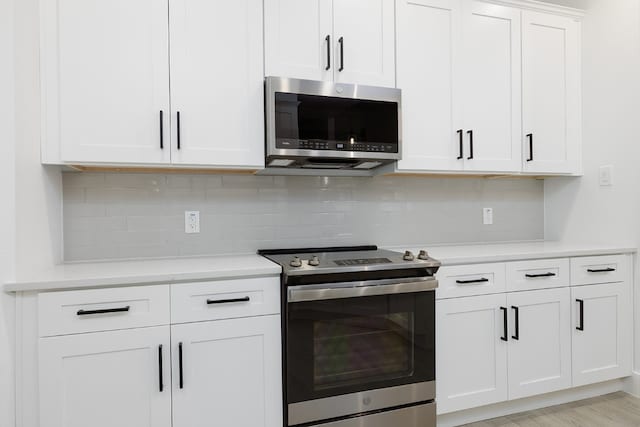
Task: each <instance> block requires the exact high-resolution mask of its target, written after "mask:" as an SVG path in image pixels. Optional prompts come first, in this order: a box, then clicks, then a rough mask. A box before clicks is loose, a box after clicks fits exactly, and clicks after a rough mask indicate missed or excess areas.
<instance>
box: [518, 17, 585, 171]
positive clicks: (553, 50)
mask: <svg viewBox="0 0 640 427" xmlns="http://www.w3.org/2000/svg"><path fill="white" fill-rule="evenodd" d="M579 28H580V24H579V23H578V22H576V21H574V20H573V19H571V18H566V17H560V16H555V15H548V14H543V13H537V12H531V11H524V12H522V64H523V69H522V75H523V137H524V143H525V147H524V150H523V151H524V171H525V172H532V173H568V172H573V173H576V172H579V170H578V169H579V156H580V149H579V148H580V138H581V132H580V129H581V127H582V123H581V107H580V105H581V99H580V84H581V83H580V56H579V51H580V38H579Z"/></svg>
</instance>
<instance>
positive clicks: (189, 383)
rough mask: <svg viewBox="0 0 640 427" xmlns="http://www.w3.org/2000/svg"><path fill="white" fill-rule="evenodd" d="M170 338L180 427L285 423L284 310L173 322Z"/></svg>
mask: <svg viewBox="0 0 640 427" xmlns="http://www.w3.org/2000/svg"><path fill="white" fill-rule="evenodd" d="M171 341H172V345H173V349H172V355H173V356H172V359H173V367H174V369H173V425H174V426H175V427H205V426H211V425H217V426H234V427H280V426H282V404H281V396H282V388H281V387H282V386H281V384H282V376H281V374H280V372H281V371H280V363H281V362H280V316H277V315H276V316H264V317H247V318H243V319H230V320H219V321H213V322H203V323H192V324H184V325H174V326H172V327H171ZM213 420H215V421H213Z"/></svg>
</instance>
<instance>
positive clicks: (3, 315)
mask: <svg viewBox="0 0 640 427" xmlns="http://www.w3.org/2000/svg"><path fill="white" fill-rule="evenodd" d="M13 7H14V4H13V0H0V58H2V66H0V129H2V132H1V133H0V135H1V137H0V200H2V208H0V283H2V282H4V281H6V280H10V279H12V278H13V275H14V255H15V253H14V252H15V239H14V224H15V221H14V212H15V210H14V205H15V197H14V152H13V148H14V91H13V78H14V69H13V64H14V62H13V59H14V46H13ZM14 318H15V317H14V298H13V296H12V295H7V294H4V293H2V292H0V426H12V425H14V417H15V408H14V369H13V366H14V363H13V354H14V353H13V348H14V334H13V331H14Z"/></svg>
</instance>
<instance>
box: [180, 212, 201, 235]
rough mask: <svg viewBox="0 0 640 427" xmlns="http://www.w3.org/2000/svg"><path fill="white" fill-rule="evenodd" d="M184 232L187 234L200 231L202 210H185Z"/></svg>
mask: <svg viewBox="0 0 640 427" xmlns="http://www.w3.org/2000/svg"><path fill="white" fill-rule="evenodd" d="M184 232H185V233H187V234H193V233H199V232H200V212H199V211H185V212H184Z"/></svg>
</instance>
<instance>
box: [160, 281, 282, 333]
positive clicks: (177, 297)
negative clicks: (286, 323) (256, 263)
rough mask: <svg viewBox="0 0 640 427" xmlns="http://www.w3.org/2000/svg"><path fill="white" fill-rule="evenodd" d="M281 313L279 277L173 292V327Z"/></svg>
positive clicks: (186, 286) (190, 285) (201, 285)
mask: <svg viewBox="0 0 640 427" xmlns="http://www.w3.org/2000/svg"><path fill="white" fill-rule="evenodd" d="M279 313H280V278H279V277H267V278H252V279H237V280H220V281H215V282H201V283H187V284H180V285H174V286H173V287H172V288H171V323H186V322H199V321H204V320H218V319H230V318H238V317H248V316H262V315H267V314H279Z"/></svg>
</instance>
